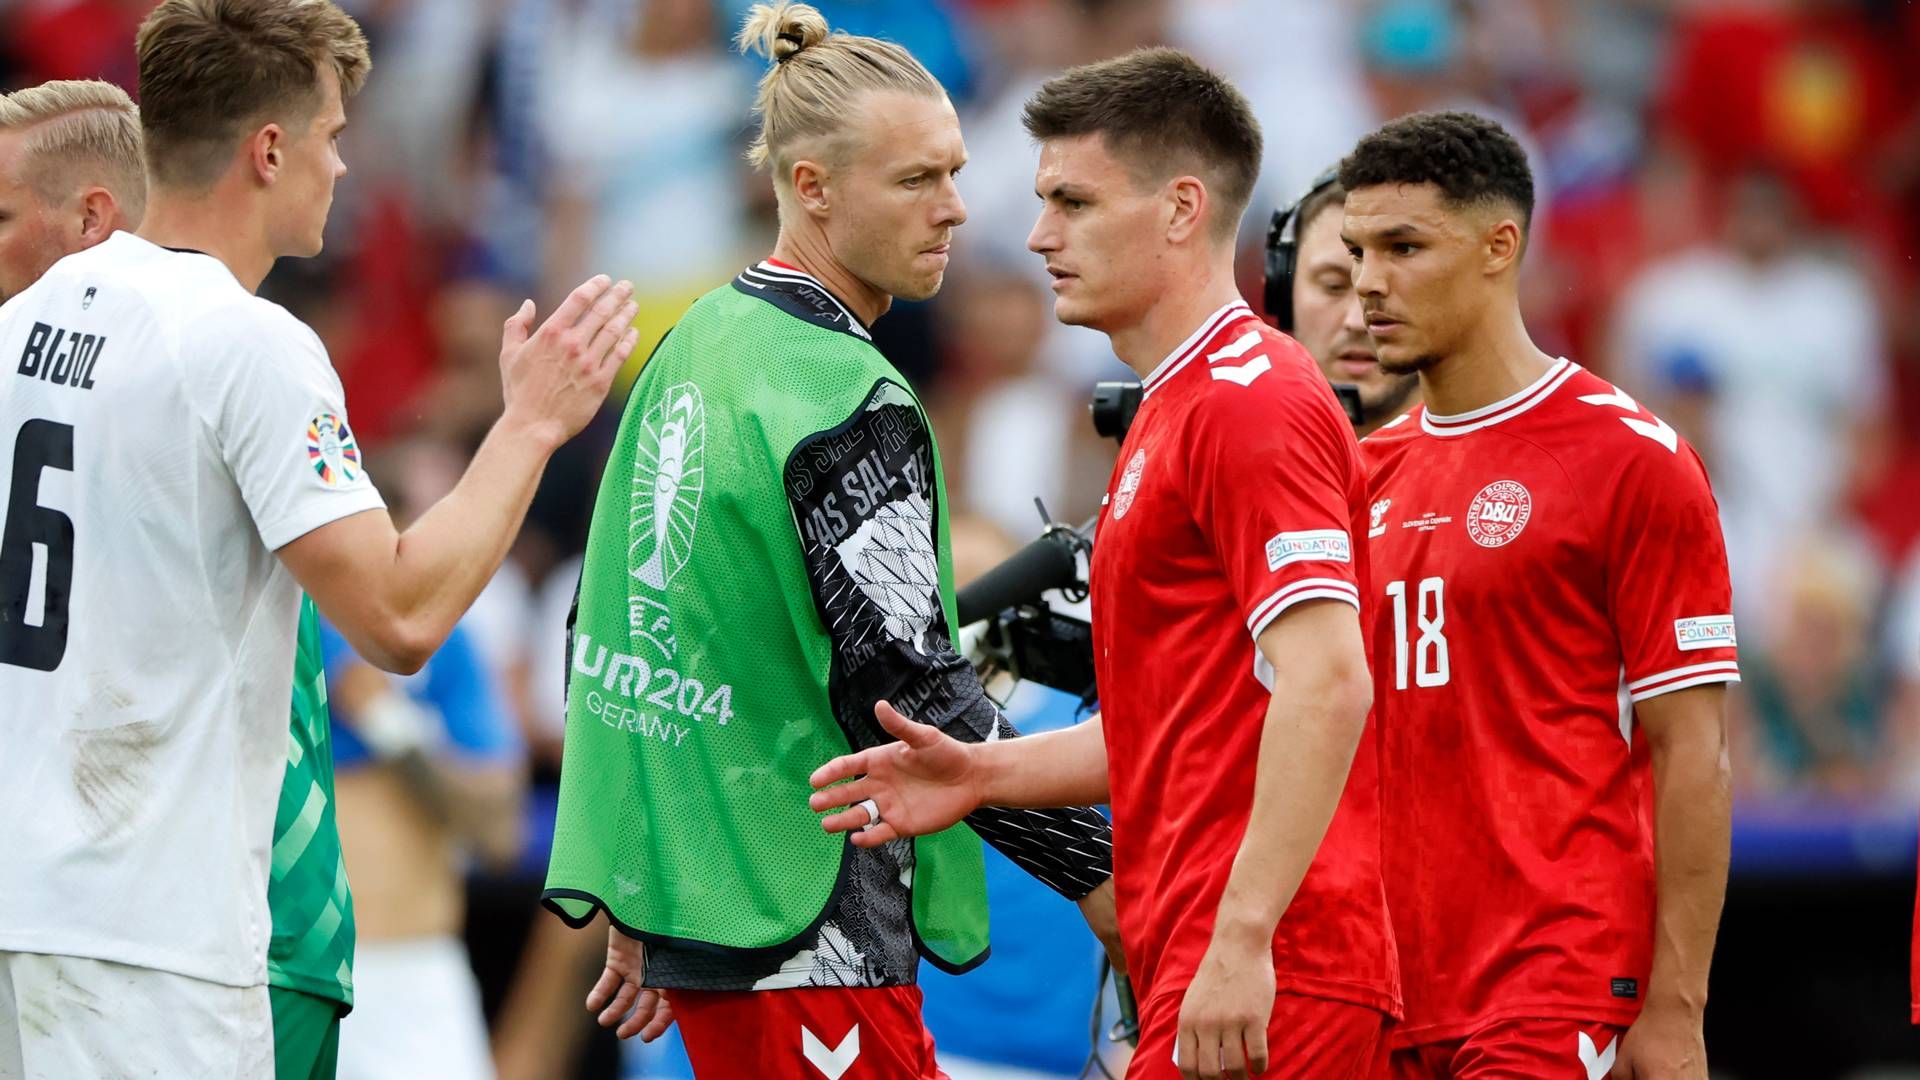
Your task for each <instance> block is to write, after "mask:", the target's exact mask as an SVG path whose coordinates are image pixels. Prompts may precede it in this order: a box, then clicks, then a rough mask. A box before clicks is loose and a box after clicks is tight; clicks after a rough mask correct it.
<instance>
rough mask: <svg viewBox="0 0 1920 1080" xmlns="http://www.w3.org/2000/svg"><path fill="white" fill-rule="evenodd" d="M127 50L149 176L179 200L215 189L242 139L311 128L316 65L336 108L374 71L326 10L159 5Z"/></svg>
mask: <svg viewBox="0 0 1920 1080" xmlns="http://www.w3.org/2000/svg"><path fill="white" fill-rule="evenodd" d="M134 44H135V49H136V51H137V52H138V54H139V59H140V118H141V124H142V126H143V128H144V129H145V132H146V141H147V171H148V174H149V175H151V176H152V177H153V180H154V183H156V184H163V185H166V186H168V187H175V188H181V189H184V190H195V189H201V188H205V187H208V186H210V185H211V184H212V183H213V182H214V181H215V180H217V179H218V178H219V176H220V173H221V172H222V171H223V170H224V169H225V168H226V166H227V163H228V162H229V161H230V160H232V157H233V150H234V142H235V141H236V140H237V139H239V138H240V137H241V136H242V135H243V134H244V133H245V132H247V131H248V130H250V129H252V128H254V127H257V126H258V125H260V124H264V123H279V124H283V125H286V126H288V127H289V128H291V127H295V126H304V125H306V124H308V123H311V122H312V118H313V115H314V113H315V112H316V111H317V110H318V109H319V107H320V65H322V64H326V65H327V66H328V67H330V68H331V69H332V70H333V73H334V74H335V75H336V76H338V77H339V80H340V96H341V97H342V98H346V97H350V96H352V95H353V94H354V93H356V92H358V91H359V89H360V86H361V84H362V83H364V82H365V81H366V78H367V72H368V71H369V70H370V69H371V68H372V67H373V61H372V59H371V58H369V57H368V55H367V38H366V35H365V34H363V33H361V32H360V26H359V24H358V23H356V22H354V21H353V18H352V17H351V16H349V15H348V14H347V13H346V12H344V11H342V10H340V8H339V6H338V5H336V4H334V3H333V2H332V0H163V2H162V3H161V4H160V6H158V7H156V8H154V9H153V12H152V14H150V15H148V16H147V19H146V21H145V22H143V23H141V24H140V33H139V34H138V36H137V37H136V38H135V39H134Z"/></svg>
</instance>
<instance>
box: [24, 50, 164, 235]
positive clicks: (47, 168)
mask: <svg viewBox="0 0 1920 1080" xmlns="http://www.w3.org/2000/svg"><path fill="white" fill-rule="evenodd" d="M0 131H20V132H25V133H26V139H25V145H24V148H23V149H24V152H23V154H22V155H21V166H20V178H21V180H23V181H24V182H25V183H26V185H27V186H28V187H29V188H31V189H33V192H34V193H35V194H36V195H38V196H39V197H40V198H41V199H42V200H44V201H45V202H47V203H49V204H53V205H58V204H59V203H62V202H65V201H66V200H67V198H68V197H69V196H71V195H73V194H74V193H75V192H76V191H78V190H79V189H81V188H83V187H91V186H95V185H98V186H100V187H103V188H106V189H107V190H108V191H111V192H113V199H114V202H116V203H118V204H119V206H120V210H121V212H123V213H124V214H126V216H127V220H128V221H130V222H138V221H139V220H140V217H141V215H142V214H143V213H145V212H146V207H147V174H146V171H145V168H144V167H143V166H142V164H141V159H140V110H139V109H138V108H137V107H136V106H135V105H134V104H133V99H132V98H130V97H128V96H127V92H126V91H125V90H122V89H120V88H119V87H117V86H115V85H113V84H112V83H106V82H100V81H98V80H95V79H74V80H64V81H60V82H49V83H41V84H40V85H39V86H30V87H28V88H27V89H25V90H17V91H15V92H13V93H11V94H0Z"/></svg>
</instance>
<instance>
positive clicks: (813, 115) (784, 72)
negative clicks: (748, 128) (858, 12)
mask: <svg viewBox="0 0 1920 1080" xmlns="http://www.w3.org/2000/svg"><path fill="white" fill-rule="evenodd" d="M734 44H735V45H736V46H738V48H739V49H740V51H741V52H743V53H752V52H757V53H759V54H760V55H762V56H764V57H766V58H767V59H768V60H770V61H772V66H770V67H769V68H768V69H767V73H766V74H765V75H763V76H761V78H760V92H759V94H758V95H757V96H756V97H755V99H754V103H753V111H754V115H756V116H758V117H759V118H760V133H759V135H757V136H756V137H755V138H754V140H753V145H752V146H751V147H750V148H748V150H747V160H748V161H750V162H752V163H753V165H754V167H755V168H763V167H765V166H766V165H767V164H768V163H772V165H773V168H774V179H775V180H776V181H777V182H781V183H784V182H786V180H787V176H788V173H789V171H790V169H791V167H792V164H793V162H794V160H796V158H795V151H796V150H797V149H798V148H799V146H800V145H801V144H803V143H808V142H812V141H815V140H820V139H828V140H833V139H836V137H838V136H839V135H840V134H841V132H842V131H843V129H844V128H845V127H846V125H847V123H848V121H849V120H850V119H851V116H852V113H853V104H854V100H855V99H856V98H858V97H859V96H860V95H862V94H864V93H867V92H870V91H875V90H881V91H888V90H891V91H898V92H901V93H907V94H915V95H919V96H923V97H936V98H944V97H946V94H947V92H946V90H945V89H944V88H943V87H942V86H941V85H940V81H939V80H938V79H935V78H934V77H933V75H932V73H931V72H929V71H927V69H926V68H925V67H924V66H923V65H922V64H921V63H920V61H918V60H916V59H914V58H913V54H912V53H910V52H908V51H907V50H905V49H903V48H901V47H900V46H898V45H896V44H894V43H893V42H891V41H881V40H880V39H878V38H870V37H855V36H854V35H852V34H848V33H845V32H843V31H838V30H834V31H829V30H828V29H827V20H826V19H825V17H823V16H822V15H821V14H820V12H818V11H816V10H815V9H814V8H813V6H812V5H810V4H796V3H790V2H782V3H773V4H755V5H754V6H753V10H752V11H750V12H748V13H747V21H746V23H745V24H744V25H742V26H741V27H740V33H739V34H738V35H737V36H736V37H735V38H734ZM832 149H834V150H838V149H839V147H838V146H835V147H833V148H832Z"/></svg>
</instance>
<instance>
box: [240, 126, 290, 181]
mask: <svg viewBox="0 0 1920 1080" xmlns="http://www.w3.org/2000/svg"><path fill="white" fill-rule="evenodd" d="M286 138H287V133H286V132H285V131H284V130H283V129H282V128H281V127H280V125H279V124H268V125H266V126H265V127H263V128H261V129H260V130H258V131H256V132H254V133H253V134H252V135H249V136H247V142H246V155H247V164H248V166H250V167H251V168H252V169H253V174H254V176H256V177H258V178H259V179H260V181H261V182H262V183H268V184H271V183H272V182H273V181H274V179H275V178H276V177H278V176H279V175H280V166H281V165H283V164H285V162H286V153H287V149H286Z"/></svg>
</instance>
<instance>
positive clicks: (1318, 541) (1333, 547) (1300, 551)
mask: <svg viewBox="0 0 1920 1080" xmlns="http://www.w3.org/2000/svg"><path fill="white" fill-rule="evenodd" d="M1352 561H1353V542H1352V541H1351V540H1350V539H1349V538H1348V537H1347V534H1346V533H1344V532H1341V531H1340V530H1339V529H1309V530H1306V531H1304V532H1283V533H1281V534H1280V535H1278V536H1276V537H1274V538H1273V539H1271V540H1269V541H1267V569H1268V570H1278V569H1280V568H1281V567H1283V566H1288V565H1291V564H1293V563H1297V562H1352Z"/></svg>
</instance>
